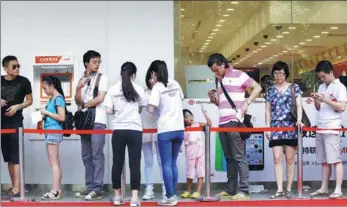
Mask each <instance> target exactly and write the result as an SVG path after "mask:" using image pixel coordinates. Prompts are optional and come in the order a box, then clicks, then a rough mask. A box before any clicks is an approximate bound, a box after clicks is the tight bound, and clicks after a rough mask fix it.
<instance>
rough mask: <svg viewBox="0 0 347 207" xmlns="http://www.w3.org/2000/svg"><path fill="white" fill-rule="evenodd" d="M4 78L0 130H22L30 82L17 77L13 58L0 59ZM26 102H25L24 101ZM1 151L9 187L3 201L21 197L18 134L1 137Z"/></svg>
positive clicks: (29, 93)
mask: <svg viewBox="0 0 347 207" xmlns="http://www.w3.org/2000/svg"><path fill="white" fill-rule="evenodd" d="M2 67H3V68H4V70H5V72H6V73H7V74H6V75H3V76H1V129H17V128H19V127H23V119H24V117H23V109H25V108H27V107H29V106H31V104H32V103H33V96H32V90H31V83H30V81H29V80H28V79H27V78H26V77H23V76H20V75H19V70H20V64H19V63H18V59H17V57H15V56H12V55H9V56H6V57H4V59H2ZM24 100H25V101H24ZM1 151H2V155H3V158H4V162H7V163H8V171H9V174H10V177H11V182H12V188H10V189H8V190H6V191H5V192H4V193H3V194H2V195H1V197H2V198H3V199H11V198H19V197H20V182H21V180H20V176H19V137H18V133H13V134H1Z"/></svg>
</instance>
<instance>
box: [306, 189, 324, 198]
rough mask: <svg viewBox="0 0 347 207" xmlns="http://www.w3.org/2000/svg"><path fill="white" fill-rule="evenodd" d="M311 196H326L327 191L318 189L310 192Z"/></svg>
mask: <svg viewBox="0 0 347 207" xmlns="http://www.w3.org/2000/svg"><path fill="white" fill-rule="evenodd" d="M310 196H311V197H316V196H328V193H325V192H320V191H318V190H317V191H315V192H313V193H311V194H310Z"/></svg>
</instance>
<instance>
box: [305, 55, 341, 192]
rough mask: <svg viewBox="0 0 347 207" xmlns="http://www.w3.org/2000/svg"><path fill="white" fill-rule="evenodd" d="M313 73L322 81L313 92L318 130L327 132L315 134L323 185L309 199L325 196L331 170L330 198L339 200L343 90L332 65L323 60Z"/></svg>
mask: <svg viewBox="0 0 347 207" xmlns="http://www.w3.org/2000/svg"><path fill="white" fill-rule="evenodd" d="M316 73H317V76H318V77H319V79H320V80H321V81H322V82H323V83H322V84H321V85H320V86H319V88H318V92H317V93H312V94H311V97H313V99H314V106H315V108H316V109H317V110H318V121H317V127H318V128H321V129H326V130H319V131H317V132H316V155H317V162H318V163H320V164H322V184H321V187H320V189H318V190H317V191H315V192H313V193H311V196H312V197H316V196H327V195H328V190H329V186H328V185H329V180H330V176H331V168H332V167H333V168H334V170H335V179H336V185H335V190H334V192H333V193H332V194H331V195H330V196H329V198H330V199H338V198H342V197H343V194H342V182H343V165H342V161H341V142H342V141H341V135H340V132H339V131H335V130H329V129H338V128H341V125H342V113H343V112H344V111H345V109H346V102H347V94H346V93H347V92H346V87H345V86H344V85H343V84H342V83H341V82H340V80H339V79H338V78H335V76H334V69H333V65H332V64H331V63H330V62H329V61H327V60H322V61H320V62H319V63H318V64H317V66H316Z"/></svg>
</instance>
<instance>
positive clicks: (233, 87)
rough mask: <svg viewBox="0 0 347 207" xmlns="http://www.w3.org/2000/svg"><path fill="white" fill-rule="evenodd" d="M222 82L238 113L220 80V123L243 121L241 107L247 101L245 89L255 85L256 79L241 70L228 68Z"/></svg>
mask: <svg viewBox="0 0 347 207" xmlns="http://www.w3.org/2000/svg"><path fill="white" fill-rule="evenodd" d="M222 82H223V86H224V88H225V90H226V92H227V93H228V94H229V96H230V98H231V100H233V102H234V103H235V105H236V109H237V111H238V113H237V112H236V111H235V110H234V109H233V108H232V107H231V105H230V103H229V102H228V99H227V98H226V97H225V95H224V93H223V90H222V88H221V86H220V82H218V95H219V124H226V123H229V122H230V121H238V120H240V121H243V120H241V119H242V118H241V113H242V112H241V109H242V105H243V103H244V102H245V91H246V89H247V88H248V87H250V86H251V85H253V83H254V80H253V79H252V78H250V77H249V76H248V75H247V73H245V72H243V71H241V70H235V69H233V68H229V69H227V71H226V73H225V75H224V77H223V79H222Z"/></svg>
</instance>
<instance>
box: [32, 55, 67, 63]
mask: <svg viewBox="0 0 347 207" xmlns="http://www.w3.org/2000/svg"><path fill="white" fill-rule="evenodd" d="M61 58H62V56H36V57H35V63H41V64H42V63H59V61H60V59H61Z"/></svg>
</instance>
